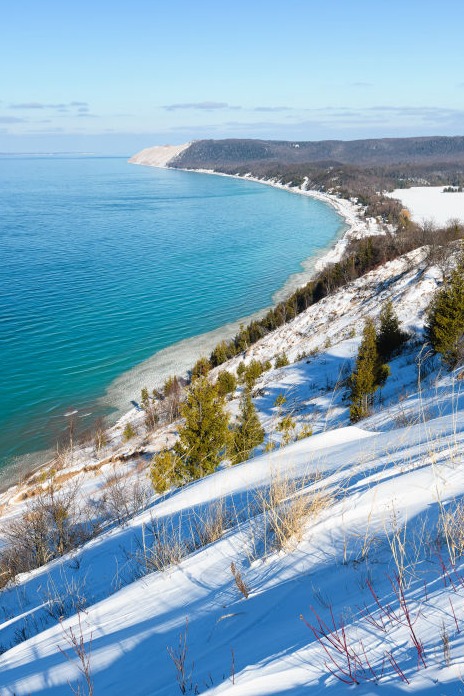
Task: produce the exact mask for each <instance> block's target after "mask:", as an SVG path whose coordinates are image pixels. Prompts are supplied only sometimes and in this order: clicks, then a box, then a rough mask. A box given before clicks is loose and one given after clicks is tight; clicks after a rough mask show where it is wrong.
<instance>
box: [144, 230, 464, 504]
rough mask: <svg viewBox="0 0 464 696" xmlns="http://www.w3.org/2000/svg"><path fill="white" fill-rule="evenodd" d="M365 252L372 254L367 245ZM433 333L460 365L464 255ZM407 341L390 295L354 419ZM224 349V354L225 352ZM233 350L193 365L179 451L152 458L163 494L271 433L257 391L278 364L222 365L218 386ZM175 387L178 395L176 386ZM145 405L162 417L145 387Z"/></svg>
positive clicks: (366, 356)
mask: <svg viewBox="0 0 464 696" xmlns="http://www.w3.org/2000/svg"><path fill="white" fill-rule="evenodd" d="M367 241H369V240H367ZM366 243H367V242H366ZM365 249H366V253H367V250H368V249H369V245H368V244H367V246H366V247H365ZM273 311H275V310H271V312H273ZM250 326H252V325H250ZM249 331H250V327H248V328H247V329H245V328H243V327H242V329H241V332H240V334H239V339H237V338H236V339H235V340H236V341H237V349H238V346H240V347H243V345H244V344H245V343H247V341H248V340H249V339H250V334H249ZM426 332H427V335H428V338H429V340H430V343H431V345H432V346H433V348H434V350H435V351H436V352H438V353H441V355H442V357H443V361H444V362H445V364H447V365H449V366H450V367H455V366H456V365H457V364H459V362H461V361H462V360H463V359H464V255H462V256H461V258H460V259H459V261H458V263H457V265H456V268H455V269H454V271H453V273H452V274H451V277H450V279H449V281H448V282H446V283H444V284H443V287H442V288H441V290H440V291H439V292H437V293H436V295H435V297H434V299H433V301H432V303H431V305H430V307H429V311H428V322H427V326H426ZM407 339H408V334H407V333H406V332H405V331H403V330H402V329H401V326H400V324H399V320H398V317H397V315H396V313H395V310H394V307H393V303H392V301H391V300H388V301H387V302H386V303H385V304H384V305H383V307H382V310H381V312H380V317H379V328H378V330H377V329H376V325H375V322H374V320H373V319H372V318H370V317H368V318H367V319H366V320H365V323H364V328H363V334H362V340H361V343H360V346H359V350H358V355H357V359H356V363H355V367H354V370H353V372H352V374H351V376H350V380H349V383H350V390H351V395H350V396H351V400H350V419H351V421H352V422H353V423H355V422H358V421H359V420H361V419H362V418H365V417H366V416H368V415H369V413H370V411H371V409H372V405H373V402H374V395H375V392H376V391H377V390H378V389H379V387H381V386H382V385H383V384H384V383H385V381H386V379H387V377H388V375H389V373H390V370H389V367H388V364H387V363H388V361H389V360H390V359H391V358H392V357H393V356H394V355H395V354H396V353H397V352H398V351H399V350H400V348H401V346H402V345H403V343H404V342H405V341H406V340H407ZM242 341H243V345H242ZM221 351H223V353H224V354H223V355H219V354H220V352H221ZM226 355H228V350H227V344H226V343H222V344H219V346H217V347H216V349H215V352H213V356H216V357H215V359H214V360H213V359H210V360H208V359H206V358H202V359H200V360H199V361H198V362H197V363H196V365H195V366H194V368H193V369H192V381H191V383H190V386H189V388H188V390H187V392H186V398H185V400H184V401H183V402H182V403H180V400H179V399H178V398H177V399H176V416H179V415H180V416H182V418H183V419H184V421H183V424H182V425H181V426H180V428H179V431H178V440H177V441H176V444H175V445H174V448H173V450H163V451H162V452H160V453H159V454H158V455H156V456H155V457H154V459H153V462H152V468H151V478H152V483H153V486H154V488H155V490H156V491H157V492H159V493H162V492H164V491H165V490H167V489H169V488H170V487H171V486H173V485H182V484H183V483H186V482H188V481H191V480H195V479H198V478H201V477H203V476H206V475H208V474H210V473H212V472H213V471H215V470H216V469H217V467H218V466H219V464H220V463H221V461H223V460H225V459H229V460H230V461H231V463H232V464H237V463H239V462H241V461H245V460H247V459H249V458H250V456H251V455H252V453H253V450H254V449H255V447H257V446H259V445H260V444H262V442H263V441H264V435H265V433H264V430H263V428H262V426H261V423H260V421H259V418H258V415H257V413H256V409H255V407H254V405H253V401H252V396H251V389H252V388H253V386H254V384H255V382H256V380H257V379H258V378H259V377H260V376H261V374H262V373H263V372H264V370H267V369H270V368H271V363H270V362H267V363H260V362H259V361H256V360H252V361H251V362H250V363H249V364H248V365H247V366H245V364H244V363H243V362H242V363H240V364H239V367H238V369H237V377H236V376H235V375H233V374H232V373H230V372H227V371H226V370H222V371H221V372H219V374H218V376H217V379H216V382H215V383H213V382H212V381H211V380H210V378H209V375H208V373H209V370H210V369H211V365H212V364H213V363H216V362H218V363H219V362H222V360H223V359H224V360H225V359H226ZM213 356H212V357H213ZM229 357H230V356H229ZM219 358H220V359H219ZM287 364H288V358H287V356H286V355H285V354H282V355H281V356H278V358H277V359H276V361H275V367H280V366H284V365H287ZM238 380H239V381H240V382H241V383H242V384H243V385H244V386H243V392H242V396H241V399H240V410H239V415H238V417H237V419H236V422H235V423H234V424H233V425H232V424H231V422H230V415H229V413H228V411H227V409H226V400H227V397H228V395H229V394H231V393H232V392H234V391H235V389H236V387H237V383H238ZM174 387H178V385H177V383H176V384H175V385H168V388H167V390H165V391H166V395H167V396H169V394H170V392H171V391H172V390H173V389H174ZM174 391H176V394H177V389H176V390H174ZM165 398H166V396H165ZM142 405H143V407H144V409H145V411H146V412H147V419H149V418H151V419H152V420H153V422H155V416H154V415H153V414H151V413H150V399H149V397H148V393H147V392H146V390H144V392H143V394H142ZM147 427H148V425H147Z"/></svg>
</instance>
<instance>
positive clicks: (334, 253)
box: [0, 163, 378, 491]
mask: <svg viewBox="0 0 464 696" xmlns="http://www.w3.org/2000/svg"><path fill="white" fill-rule="evenodd" d="M144 166H155V167H160V168H167V169H172V168H171V167H169V166H166V165H163V164H155V163H150V164H148V163H146V164H145V163H144ZM185 171H190V172H195V173H199V174H210V175H211V174H215V175H216V176H228V177H231V178H238V179H245V180H249V181H252V182H253V183H261V184H264V185H267V186H272V187H274V188H278V189H281V190H286V191H287V192H289V193H296V194H298V195H306V196H308V197H312V198H314V199H317V200H320V201H321V202H323V203H326V204H329V205H331V206H332V207H333V208H335V209H336V211H337V213H338V214H339V215H340V216H341V217H342V218H343V220H344V222H345V225H346V226H347V227H346V228H345V229H342V230H341V232H340V234H339V235H337V237H336V239H335V240H332V242H331V244H330V247H326V248H325V249H322V250H321V251H320V252H319V254H317V255H316V256H314V255H313V256H311V257H309V258H308V259H306V260H304V261H303V262H302V266H303V270H302V271H298V272H297V273H294V274H292V275H291V276H290V277H289V278H288V279H287V281H286V282H285V284H284V286H283V287H282V288H280V289H279V290H277V291H276V293H274V295H273V304H276V303H277V302H279V301H280V300H281V299H283V297H286V296H288V295H289V294H290V293H291V292H292V291H293V290H294V289H296V287H301V286H302V285H304V284H305V283H306V282H308V280H309V279H310V278H311V277H312V275H313V274H314V272H315V271H318V270H320V269H321V268H322V267H323V266H324V265H326V264H327V263H333V262H335V261H337V260H338V259H339V258H341V256H342V255H343V251H344V249H345V248H346V246H347V244H348V242H349V240H350V239H351V238H353V237H359V236H364V235H366V234H372V233H374V231H378V230H377V229H375V230H374V227H373V226H372V225H371V224H370V223H369V222H368V221H366V220H364V219H363V218H362V217H361V215H360V206H358V205H356V204H355V203H354V202H352V201H347V200H343V199H339V198H337V197H336V196H334V195H331V194H325V193H321V192H318V191H312V190H306V189H305V188H297V187H292V186H288V185H282V184H280V183H278V182H276V181H272V180H262V179H257V178H255V177H252V176H250V175H246V176H244V177H241V176H237V175H227V174H221V173H218V172H212V171H207V170H206V171H203V170H185ZM268 309H269V307H267V308H263V309H262V310H260V311H259V312H256V313H254V314H253V315H249V316H246V317H244V318H241V319H239V320H237V321H236V322H232V323H230V324H227V325H225V326H221V327H218V329H216V330H214V331H211V332H208V333H207V334H199V335H197V336H195V337H192V338H191V339H184V340H183V341H181V342H180V343H177V344H173V345H172V346H169V347H167V348H165V349H163V350H162V351H158V352H157V353H156V354H154V356H152V357H151V358H149V359H148V360H147V361H144V362H143V363H141V364H140V365H139V366H137V367H136V368H133V370H131V371H129V373H124V375H121V376H120V377H118V378H117V379H116V380H115V382H113V383H112V385H110V386H109V388H108V390H107V392H106V398H105V397H102V400H105V402H106V403H112V401H113V399H112V397H113V396H114V393H115V392H114V388H116V389H119V390H120V392H121V394H123V397H122V398H121V403H124V407H123V408H122V407H120V408H118V412H119V415H118V417H117V418H116V420H115V421H113V422H112V423H111V424H110V425H109V428H110V429H113V428H118V427H120V424H121V423H126V422H127V420H128V419H129V420H130V419H131V418H132V417H134V415H135V413H136V411H135V409H127V406H126V404H128V403H129V400H130V397H134V393H135V392H136V388H138V391H137V392H136V393H137V395H138V394H139V392H140V389H141V387H142V386H146V385H145V382H146V381H147V380H146V378H145V375H147V374H148V373H149V372H152V373H153V372H156V373H158V377H159V380H158V381H159V382H160V384H161V383H162V382H163V381H164V379H165V378H166V377H167V376H168V374H172V372H173V370H174V371H176V372H177V373H179V374H185V373H186V372H187V370H188V369H189V368H190V367H191V365H192V364H193V363H194V362H195V360H196V359H197V358H198V357H200V356H201V355H204V354H205V353H209V352H210V351H211V350H212V348H213V347H214V346H215V345H216V344H217V343H218V342H219V341H220V340H222V339H223V338H229V337H230V336H231V335H233V334H234V333H236V331H237V330H238V328H239V326H240V324H241V323H248V321H251V320H253V318H257V317H258V316H261V315H262V314H263V313H265V312H266V311H267V310H268ZM173 349H174V351H176V350H177V353H179V355H176V356H175V359H174V361H173V360H172V358H173ZM181 353H182V355H180V354H181ZM179 356H180V360H178V358H179ZM153 361H155V365H156V368H158V363H160V362H161V363H163V362H164V364H165V365H166V369H165V371H164V372H163V371H160V370H159V369H155V370H154V369H153ZM133 371H137V373H138V375H137V376H138V380H134V379H133ZM127 382H128V385H127ZM135 385H137V387H135ZM149 386H159V385H158V384H157V385H149ZM52 461H53V453H52V451H50V452H49V454H48V457H47V456H46V455H45V456H44V458H42V461H41V462H40V463H36V464H35V465H34V464H32V462H31V464H30V465H29V466H26V467H25V468H23V467H22V466H21V470H19V469H18V468H16V470H15V471H14V473H13V471H12V472H11V476H8V477H7V480H6V481H5V482H4V485H3V486H2V487H1V489H0V490H3V491H4V490H7V489H9V488H10V487H11V486H12V485H13V486H14V485H15V484H16V483H17V482H18V481H19V480H21V479H22V478H23V477H24V476H27V475H28V474H31V473H34V472H37V471H40V470H42V469H45V468H47V467H49V466H50V464H51V462H52Z"/></svg>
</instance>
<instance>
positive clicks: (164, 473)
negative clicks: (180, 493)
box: [150, 449, 184, 493]
mask: <svg viewBox="0 0 464 696" xmlns="http://www.w3.org/2000/svg"><path fill="white" fill-rule="evenodd" d="M183 473H184V472H183V465H182V461H181V459H180V458H179V457H178V456H177V455H176V454H174V452H172V451H170V450H166V449H165V450H161V452H159V453H158V454H155V456H154V457H153V459H152V460H151V464H150V481H151V485H152V486H153V490H154V491H155V493H165V492H166V491H167V490H169V489H170V488H172V486H178V485H180V484H181V483H182V482H183Z"/></svg>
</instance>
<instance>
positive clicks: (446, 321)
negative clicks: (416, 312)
mask: <svg viewBox="0 0 464 696" xmlns="http://www.w3.org/2000/svg"><path fill="white" fill-rule="evenodd" d="M426 328H427V333H428V337H429V339H430V342H431V344H432V346H433V348H434V350H435V351H436V352H437V353H441V354H442V356H443V360H444V362H445V363H447V364H448V365H449V367H450V368H453V367H455V366H456V365H457V364H458V363H459V362H460V361H461V360H462V358H463V356H464V255H463V256H461V258H460V259H459V262H458V265H457V266H456V268H455V270H454V271H453V273H452V274H451V278H450V280H449V281H448V282H447V283H445V284H444V285H443V287H442V288H441V289H440V290H439V291H438V292H437V293H436V295H435V297H434V299H433V300H432V303H431V305H430V307H429V312H428V320H427V327H426Z"/></svg>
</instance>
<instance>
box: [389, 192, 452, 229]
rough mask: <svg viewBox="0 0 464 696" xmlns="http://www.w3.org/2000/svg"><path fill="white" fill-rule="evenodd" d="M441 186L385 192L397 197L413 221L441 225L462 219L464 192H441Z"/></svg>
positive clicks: (391, 196)
mask: <svg viewBox="0 0 464 696" xmlns="http://www.w3.org/2000/svg"><path fill="white" fill-rule="evenodd" d="M443 189H444V187H443V186H413V187H412V188H408V189H396V190H395V191H393V192H392V193H387V194H385V195H386V196H389V197H390V198H397V199H398V200H399V201H401V203H402V204H403V205H404V207H405V208H407V209H408V210H409V212H410V213H411V218H412V220H413V221H414V222H417V223H420V224H423V223H424V222H428V223H432V224H435V225H439V226H443V225H446V224H448V223H449V222H450V221H451V220H460V221H461V222H463V221H464V193H462V192H460V193H457V192H456V193H443Z"/></svg>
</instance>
